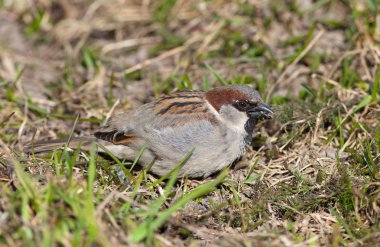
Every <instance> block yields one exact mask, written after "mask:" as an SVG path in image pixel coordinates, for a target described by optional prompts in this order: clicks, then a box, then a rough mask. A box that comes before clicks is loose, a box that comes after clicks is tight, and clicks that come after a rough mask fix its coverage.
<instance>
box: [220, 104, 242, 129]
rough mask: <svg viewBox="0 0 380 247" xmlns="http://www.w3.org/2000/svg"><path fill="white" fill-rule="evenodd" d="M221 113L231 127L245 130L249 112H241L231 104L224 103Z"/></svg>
mask: <svg viewBox="0 0 380 247" xmlns="http://www.w3.org/2000/svg"><path fill="white" fill-rule="evenodd" d="M219 115H220V117H221V118H222V119H223V121H224V122H225V123H226V124H227V125H229V127H231V128H235V129H236V130H238V131H239V132H240V131H245V124H246V123H247V121H248V116H247V113H245V112H241V111H239V110H237V109H236V108H235V107H233V106H231V105H223V106H222V107H221V108H220V114H219Z"/></svg>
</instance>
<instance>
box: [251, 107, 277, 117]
mask: <svg viewBox="0 0 380 247" xmlns="http://www.w3.org/2000/svg"><path fill="white" fill-rule="evenodd" d="M248 113H249V115H251V116H252V117H254V116H256V117H262V118H265V119H271V118H272V115H273V114H274V112H273V110H272V109H270V108H269V106H267V105H266V104H264V103H261V104H259V105H257V106H255V107H253V108H252V109H250V110H249V111H248Z"/></svg>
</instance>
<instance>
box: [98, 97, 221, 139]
mask: <svg viewBox="0 0 380 247" xmlns="http://www.w3.org/2000/svg"><path fill="white" fill-rule="evenodd" d="M202 120H207V121H208V122H210V123H211V124H216V121H217V120H216V119H215V117H214V116H213V114H210V112H209V109H208V106H207V104H206V101H205V100H204V92H202V91H185V92H179V93H175V94H172V95H167V96H162V97H161V98H159V99H157V100H156V101H154V102H151V103H148V104H145V105H142V106H141V107H139V108H137V109H136V110H133V111H131V112H128V113H124V114H121V115H117V116H115V117H113V118H112V119H111V121H110V123H109V124H108V125H107V126H106V127H105V128H103V129H101V130H99V131H98V132H96V133H95V137H96V138H99V139H102V140H105V141H109V142H111V143H113V144H115V145H128V144H130V143H131V142H133V141H134V140H135V139H136V138H138V139H149V138H150V137H151V135H150V133H151V132H154V131H155V130H158V131H161V130H163V129H166V128H168V127H180V126H182V127H183V126H186V125H188V124H190V123H194V122H199V121H202Z"/></svg>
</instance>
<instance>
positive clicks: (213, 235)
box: [0, 0, 380, 246]
mask: <svg viewBox="0 0 380 247" xmlns="http://www.w3.org/2000/svg"><path fill="white" fill-rule="evenodd" d="M378 5H379V4H378V2H377V1H376V0H368V1H364V0H359V1H337V0H326V1H325V0H320V1H314V2H313V1H311V0H305V1H296V0H294V1H249V0H247V1H243V0H241V1H222V0H213V1H197V0H187V1H182V0H177V1H175V0H162V1H150V0H144V1H133V0H117V1H116V0H115V1H101V0H97V1H85V0H75V1H67V0H57V1H51V0H40V1H37V0H34V1H26V0H18V1H7V0H2V1H1V0H0V130H1V132H0V181H1V183H2V188H1V190H0V194H1V196H0V244H1V245H8V246H24V245H27V244H28V245H35V246H41V245H45V246H50V245H63V246H82V245H101V246H103V245H104V246H107V245H131V246H140V245H158V246H198V245H199V246H264V245H266V246H346V245H347V246H357V245H363V246H375V245H376V243H379V241H380V234H379V232H380V221H379V219H380V182H379V181H380V162H379V157H380V127H379V121H380V107H379V96H380V95H379V94H380V90H379V78H380V67H379V64H380V49H379V42H380V15H379V14H378V8H379V6H378ZM226 82H228V83H246V84H252V85H254V86H255V87H256V88H257V89H258V90H259V91H260V92H261V94H262V95H265V98H266V100H267V102H268V103H269V104H270V105H271V106H273V108H275V109H276V114H277V115H276V118H275V119H274V120H271V121H269V122H265V123H262V124H261V125H260V126H258V133H257V136H256V138H255V140H254V143H253V144H252V148H251V149H250V150H249V152H247V154H246V155H245V156H244V157H243V158H242V160H241V161H240V162H239V163H237V164H236V165H235V166H234V167H233V168H232V170H231V171H229V172H228V174H227V175H226V174H225V173H221V174H220V175H219V176H218V177H213V178H209V179H207V180H205V181H194V180H193V181H191V180H187V179H183V180H181V181H177V182H175V181H174V179H169V180H168V181H166V182H161V181H159V180H157V178H154V177H152V176H151V175H149V174H147V173H146V172H145V171H141V170H136V171H133V172H132V174H133V177H132V178H129V179H127V180H126V181H122V180H120V179H119V177H120V176H118V174H120V173H123V169H120V166H118V165H117V164H116V165H115V163H118V164H119V165H121V166H123V164H122V163H123V161H118V160H116V161H114V160H112V159H104V158H103V157H97V156H96V155H95V153H94V152H90V153H85V152H79V150H77V151H76V152H74V153H69V152H66V151H63V152H62V151H60V152H55V153H54V154H49V155H47V156H45V157H42V158H41V157H30V156H26V155H25V154H23V153H22V152H20V151H19V150H22V148H23V144H25V143H26V142H28V141H30V140H32V139H33V138H34V139H35V140H37V139H49V138H58V137H67V136H69V135H70V133H71V132H72V129H73V127H74V135H76V136H77V135H86V134H89V133H91V131H92V130H93V129H95V128H96V127H97V126H99V124H101V123H102V122H104V121H105V120H106V119H108V118H109V117H110V116H112V115H113V114H116V113H118V112H121V111H125V110H128V109H131V108H133V107H136V106H138V105H141V104H143V103H145V102H148V101H150V100H151V99H153V98H154V97H156V96H158V95H161V94H163V93H168V92H171V91H175V90H180V89H183V88H193V89H207V88H210V87H213V86H215V85H220V84H223V83H226ZM78 115H79V116H80V117H79V119H78V122H77V124H76V125H75V124H74V121H75V119H76V117H77V116H78ZM124 173H126V174H128V171H127V170H126V169H124Z"/></svg>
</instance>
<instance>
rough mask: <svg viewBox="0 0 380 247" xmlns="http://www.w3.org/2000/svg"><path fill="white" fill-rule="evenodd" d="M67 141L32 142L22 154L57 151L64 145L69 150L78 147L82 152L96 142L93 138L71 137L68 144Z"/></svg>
mask: <svg viewBox="0 0 380 247" xmlns="http://www.w3.org/2000/svg"><path fill="white" fill-rule="evenodd" d="M68 140H69V139H56V140H49V141H38V142H32V143H29V144H27V145H26V146H25V148H24V152H25V153H43V152H49V151H52V150H54V149H58V148H61V147H63V146H64V145H67V144H68V145H67V147H69V148H71V149H76V148H78V147H79V146H80V148H81V149H83V150H89V149H90V145H91V143H92V142H95V141H96V138H95V137H73V138H71V140H70V142H68Z"/></svg>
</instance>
